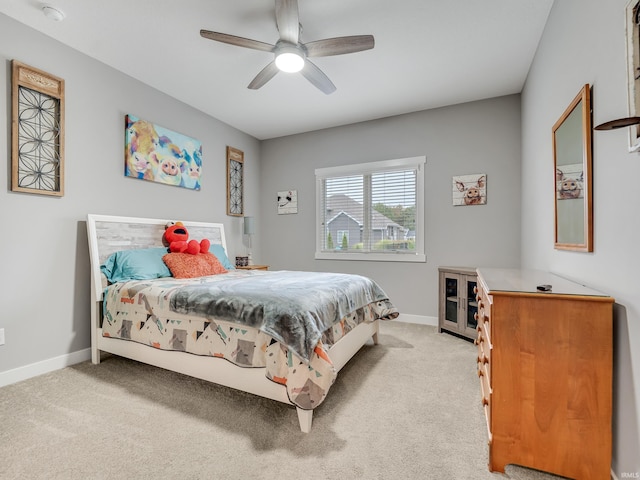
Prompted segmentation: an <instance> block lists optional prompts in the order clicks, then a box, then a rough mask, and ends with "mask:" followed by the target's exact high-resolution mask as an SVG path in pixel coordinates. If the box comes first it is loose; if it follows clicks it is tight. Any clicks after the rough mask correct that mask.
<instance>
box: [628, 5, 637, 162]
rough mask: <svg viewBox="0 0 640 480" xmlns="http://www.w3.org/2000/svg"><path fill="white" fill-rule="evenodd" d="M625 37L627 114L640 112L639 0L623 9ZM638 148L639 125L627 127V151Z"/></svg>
mask: <svg viewBox="0 0 640 480" xmlns="http://www.w3.org/2000/svg"><path fill="white" fill-rule="evenodd" d="M625 17H626V37H627V96H628V103H629V105H628V114H629V115H628V116H629V117H634V116H636V115H639V114H640V0H630V1H629V2H628V3H627V7H626V9H625ZM638 150H640V125H632V126H631V127H630V128H629V151H630V152H635V151H638Z"/></svg>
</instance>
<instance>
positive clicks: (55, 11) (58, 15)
mask: <svg viewBox="0 0 640 480" xmlns="http://www.w3.org/2000/svg"><path fill="white" fill-rule="evenodd" d="M42 13H44V16H45V17H47V18H49V19H51V20H55V21H56V22H60V21H62V20H64V12H63V11H62V10H60V9H59V8H56V7H54V6H52V5H45V6H44V7H42Z"/></svg>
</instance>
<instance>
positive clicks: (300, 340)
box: [170, 271, 388, 362]
mask: <svg viewBox="0 0 640 480" xmlns="http://www.w3.org/2000/svg"><path fill="white" fill-rule="evenodd" d="M203 281H204V282H205V283H203V284H198V285H189V286H185V287H181V288H179V289H177V290H175V291H174V292H173V294H172V295H171V299H170V304H171V309H172V310H173V311H175V312H177V313H184V314H192V315H197V316H201V317H206V318H214V317H217V318H220V319H222V320H228V321H233V322H236V323H240V324H243V325H247V326H250V327H254V328H257V329H259V330H261V331H263V332H264V333H266V334H268V335H270V336H272V337H273V338H274V339H276V340H278V341H279V342H281V343H283V344H285V345H287V346H288V347H289V349H290V350H291V351H293V353H295V354H296V355H298V356H299V357H300V358H301V359H303V360H305V361H307V362H308V361H309V359H310V358H311V355H312V353H313V350H314V348H315V347H316V345H317V344H318V341H319V340H320V338H321V336H322V332H323V331H324V330H326V329H327V328H329V327H330V326H331V325H333V324H334V323H337V322H339V321H340V320H341V319H342V317H344V316H346V315H347V314H349V313H351V312H353V311H355V310H357V309H358V308H361V307H364V306H366V305H368V304H369V303H372V302H377V301H382V300H388V298H387V295H386V294H385V293H384V291H383V290H382V289H381V288H380V287H379V286H378V285H377V284H376V283H375V282H374V281H373V280H371V279H369V278H366V277H362V276H360V275H347V274H339V273H316V272H293V271H274V272H260V274H259V275H248V276H245V277H241V278H230V279H228V280H225V281H224V282H219V281H218V282H211V283H210V284H207V283H206V279H203Z"/></svg>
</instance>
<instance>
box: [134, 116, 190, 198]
mask: <svg viewBox="0 0 640 480" xmlns="http://www.w3.org/2000/svg"><path fill="white" fill-rule="evenodd" d="M125 128H126V130H125V143H126V145H125V162H124V174H125V176H127V177H133V178H138V179H140V180H149V181H152V182H157V183H163V184H165V185H175V186H178V187H184V188H189V189H191V190H200V186H201V183H200V182H201V180H200V177H201V175H202V143H200V142H199V141H198V140H196V139H194V138H191V137H188V136H186V135H183V134H181V133H177V132H173V131H171V130H169V129H167V128H164V127H161V126H159V125H155V124H153V123H151V122H148V121H146V120H141V119H139V118H138V117H135V116H133V115H126V117H125Z"/></svg>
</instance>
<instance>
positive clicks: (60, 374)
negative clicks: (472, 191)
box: [0, 322, 558, 480]
mask: <svg viewBox="0 0 640 480" xmlns="http://www.w3.org/2000/svg"><path fill="white" fill-rule="evenodd" d="M475 357H476V349H475V347H474V346H473V344H471V343H469V342H466V341H464V340H461V339H458V338H455V337H452V336H450V335H447V334H438V333H437V332H436V329H435V328H434V327H425V326H420V325H414V324H405V323H398V322H386V323H384V324H383V326H382V329H381V335H380V344H379V345H376V346H373V345H371V346H365V347H364V348H363V349H362V350H361V351H360V352H359V353H358V354H357V355H356V357H354V358H353V359H352V360H351V362H350V363H349V364H347V366H346V367H345V368H344V369H343V370H342V372H341V373H340V375H339V376H338V380H337V381H336V383H335V385H334V386H333V387H332V389H331V391H330V392H329V396H328V398H327V400H326V401H325V402H324V403H323V404H322V405H321V406H320V407H319V408H318V409H316V411H315V414H314V420H313V427H312V431H311V433H310V434H306V435H305V434H303V433H301V432H300V430H299V427H298V421H297V416H296V412H295V409H293V408H292V407H290V406H287V405H284V404H280V403H278V402H274V401H271V400H266V399H262V398H258V397H255V396H253V395H249V394H245V393H242V392H237V391H235V390H231V389H228V388H225V387H219V386H216V385H212V384H208V383H206V382H203V381H200V380H196V379H192V378H189V377H186V376H182V375H179V374H175V373H172V372H168V371H164V370H160V369H157V368H154V367H149V366H146V365H142V364H139V363H136V362H132V361H129V360H125V359H121V358H118V357H108V358H105V359H104V360H103V362H102V363H101V364H100V365H98V366H95V365H92V364H91V363H89V362H87V363H82V364H79V365H76V366H73V367H68V368H65V369H63V370H59V371H56V372H52V373H49V374H46V375H42V376H40V377H37V378H33V379H30V380H26V381H24V382H20V383H18V384H14V385H9V386H7V387H4V388H1V389H0V453H1V455H0V478H2V479H5V480H6V479H20V480H23V479H47V480H51V479H64V480H74V479H82V480H86V479H110V480H111V479H128V480H129V479H216V480H217V479H268V478H277V479H300V478H305V479H332V480H333V479H345V480H351V479H366V480H372V479H380V480H387V479H409V480H411V479H421V480H422V479H425V480H428V479H434V480H435V479H437V480H446V479H451V480H453V479H455V480H465V479H468V480H483V479H504V478H509V479H518V480H529V479H531V480H549V479H555V478H558V477H554V476H551V475H547V474H543V473H540V472H535V471H532V470H527V469H523V468H519V467H511V466H510V467H508V468H507V474H506V475H504V474H498V473H490V472H489V471H488V470H487V433H486V427H485V421H484V417H483V413H482V409H481V407H480V393H479V386H478V381H477V377H476V368H475Z"/></svg>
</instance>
